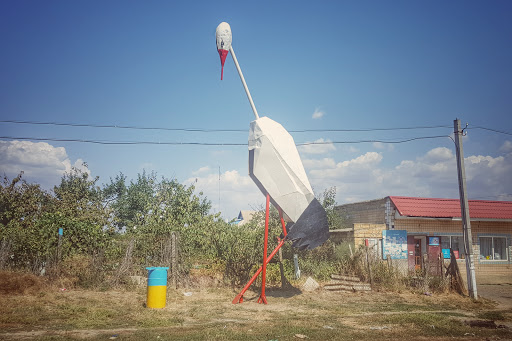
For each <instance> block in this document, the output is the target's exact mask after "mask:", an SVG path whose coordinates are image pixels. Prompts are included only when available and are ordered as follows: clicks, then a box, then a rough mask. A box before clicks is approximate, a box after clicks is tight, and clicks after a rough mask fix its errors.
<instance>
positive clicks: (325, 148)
mask: <svg viewBox="0 0 512 341" xmlns="http://www.w3.org/2000/svg"><path fill="white" fill-rule="evenodd" d="M308 143H309V142H308ZM297 149H298V150H299V152H301V153H303V154H326V153H328V152H330V151H334V150H336V147H335V146H334V144H333V143H332V142H331V141H330V140H324V139H323V138H320V139H318V140H316V141H314V142H313V143H311V144H306V145H302V146H298V148H297Z"/></svg>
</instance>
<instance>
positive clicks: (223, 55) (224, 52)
mask: <svg viewBox="0 0 512 341" xmlns="http://www.w3.org/2000/svg"><path fill="white" fill-rule="evenodd" d="M217 51H218V52H219V56H220V65H221V71H220V80H222V77H223V76H224V62H225V61H226V57H227V55H228V53H229V50H222V49H218V50H217Z"/></svg>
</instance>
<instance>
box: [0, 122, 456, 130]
mask: <svg viewBox="0 0 512 341" xmlns="http://www.w3.org/2000/svg"><path fill="white" fill-rule="evenodd" d="M0 123H10V124H29V125H53V126H66V127H82V128H84V127H86V128H113V129H133V130H162V131H184V132H202V133H211V132H247V129H204V128H169V127H143V126H135V125H115V124H114V125H113V124H90V123H66V122H43V121H23V120H0ZM437 128H451V127H450V126H446V125H435V126H412V127H391V128H361V129H298V130H288V131H289V132H290V133H309V132H371V131H393V130H416V129H437Z"/></svg>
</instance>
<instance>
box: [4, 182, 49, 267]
mask: <svg viewBox="0 0 512 341" xmlns="http://www.w3.org/2000/svg"><path fill="white" fill-rule="evenodd" d="M53 200H54V199H53V197H52V196H51V195H50V193H48V192H46V191H44V190H42V189H41V188H40V186H39V185H38V184H29V183H27V182H26V181H25V179H23V172H20V173H19V175H18V176H17V177H15V178H14V179H13V180H12V181H11V180H9V179H8V178H7V177H6V176H4V178H3V181H2V183H1V185H0V241H3V245H9V251H10V252H9V254H10V257H9V259H8V265H10V266H13V267H17V268H20V267H21V268H26V267H28V268H29V269H30V270H32V271H37V270H38V269H39V267H40V266H41V265H42V263H43V262H46V261H48V258H49V257H50V256H51V255H52V254H53V251H54V247H55V245H56V240H57V230H56V229H55V228H54V226H52V225H41V224H40V221H41V219H42V218H43V217H45V216H47V215H48V214H50V212H51V209H52V207H53Z"/></svg>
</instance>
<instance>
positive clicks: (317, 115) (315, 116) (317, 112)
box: [312, 108, 325, 120]
mask: <svg viewBox="0 0 512 341" xmlns="http://www.w3.org/2000/svg"><path fill="white" fill-rule="evenodd" d="M324 115H325V113H324V112H323V111H321V110H320V109H318V108H317V109H315V112H314V113H313V116H312V118H313V119H314V120H318V119H320V118H322V117H324Z"/></svg>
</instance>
